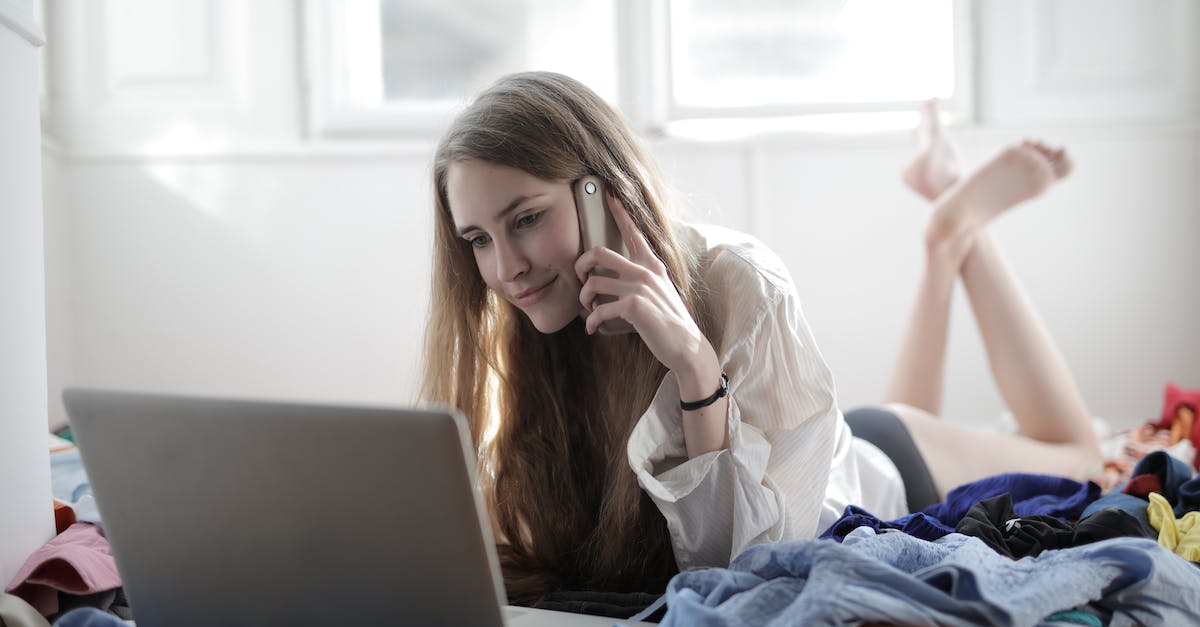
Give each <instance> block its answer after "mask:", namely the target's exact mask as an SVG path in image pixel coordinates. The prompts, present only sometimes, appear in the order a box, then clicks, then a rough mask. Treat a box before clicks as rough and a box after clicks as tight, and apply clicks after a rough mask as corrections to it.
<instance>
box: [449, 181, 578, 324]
mask: <svg viewBox="0 0 1200 627" xmlns="http://www.w3.org/2000/svg"><path fill="white" fill-rule="evenodd" d="M446 196H447V198H448V199H449V201H450V214H451V216H452V217H453V218H454V229H455V231H457V232H458V235H459V236H460V237H462V238H463V239H464V240H466V241H467V242H469V243H470V245H471V250H472V251H473V252H474V253H475V264H476V266H477V267H478V268H479V274H480V275H481V276H482V277H483V281H484V283H487V286H488V287H489V288H491V289H492V290H494V291H495V292H496V293H497V294H500V295H501V296H503V297H504V298H505V299H506V300H508V302H510V303H512V304H513V305H515V306H516V307H517V308H518V309H520V310H521V311H523V312H525V315H527V316H529V320H530V322H532V323H533V326H534V327H536V328H537V330H538V331H541V332H542V333H554V332H556V331H559V330H561V329H562V328H563V327H565V326H567V324H568V323H569V322H571V319H572V318H574V317H575V316H578V315H580V313H581V312H582V311H583V308H582V306H580V304H579V290H580V284H579V279H578V278H577V277H576V276H575V261H576V260H577V259H578V258H579V255H580V253H581V252H582V251H581V250H580V242H579V216H578V214H576V212H575V199H574V197H573V196H572V193H571V186H570V185H569V184H568V183H567V182H566V181H544V180H542V179H539V178H537V177H535V176H533V175H532V174H529V173H527V172H525V171H523V170H518V169H516V168H510V167H507V166H503V165H496V164H493V163H487V162H484V161H474V160H472V161H455V162H453V163H451V164H450V166H449V167H448V168H447V171H446Z"/></svg>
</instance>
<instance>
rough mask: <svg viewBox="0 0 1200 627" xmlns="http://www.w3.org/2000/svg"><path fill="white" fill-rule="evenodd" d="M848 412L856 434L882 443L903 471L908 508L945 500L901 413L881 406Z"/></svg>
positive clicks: (910, 509)
mask: <svg viewBox="0 0 1200 627" xmlns="http://www.w3.org/2000/svg"><path fill="white" fill-rule="evenodd" d="M845 415H846V424H848V425H850V431H851V432H852V433H854V436H855V437H858V438H862V439H864V440H866V441H868V442H870V443H871V444H874V445H875V446H876V447H878V448H879V450H881V451H883V453H884V454H885V455H887V456H888V457H890V458H891V460H892V463H893V464H895V465H896V469H897V470H899V471H900V478H901V479H902V480H903V481H904V493H905V496H906V497H907V499H908V511H910V512H919V511H921V510H923V509H925V508H926V507H929V506H930V505H933V504H934V503H938V502H940V501H941V499H940V498H938V492H937V487H936V486H934V484H933V475H931V474H929V466H927V465H925V458H923V457H921V451H919V450H917V443H916V442H913V439H912V434H910V433H909V432H908V428H907V427H905V426H904V423H903V422H901V421H900V417H899V416H897V415H896V414H894V413H892V412H891V411H888V410H887V409H883V408H881V407H863V408H859V409H854V410H851V411H848V412H846V414H845Z"/></svg>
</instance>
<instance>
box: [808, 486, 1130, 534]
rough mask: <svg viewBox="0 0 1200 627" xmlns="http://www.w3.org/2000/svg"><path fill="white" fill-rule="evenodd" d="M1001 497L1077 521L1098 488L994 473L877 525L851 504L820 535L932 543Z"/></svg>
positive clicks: (1016, 506)
mask: <svg viewBox="0 0 1200 627" xmlns="http://www.w3.org/2000/svg"><path fill="white" fill-rule="evenodd" d="M1001 494H1008V495H1010V496H1011V498H1012V503H1013V511H1014V512H1015V513H1016V515H1017V516H1021V517H1026V516H1034V515H1043V516H1054V517H1055V518H1063V519H1070V520H1078V519H1079V518H1081V517H1082V513H1083V511H1084V508H1085V507H1086V506H1087V505H1088V504H1090V503H1092V502H1093V501H1095V500H1096V499H1097V498H1099V497H1100V486H1098V485H1096V484H1095V483H1093V482H1091V481H1089V482H1087V483H1086V484H1084V483H1079V482H1078V481H1072V480H1070V479H1065V478H1063V477H1052V476H1050V475H1034V474H1026V473H1007V474H1002V475H993V476H991V477H985V478H983V479H980V480H979V481H975V482H972V483H966V484H963V485H961V486H959V487H957V488H954V489H953V490H951V491H950V493H949V494H947V495H946V502H945V503H938V504H935V505H930V506H929V507H926V508H925V510H924V511H923V512H917V513H913V514H909V515H907V516H902V517H900V518H897V519H896V520H893V521H886V522H885V521H882V520H880V519H879V518H877V517H875V516H874V515H872V514H871V513H870V512H868V511H866V510H864V509H862V508H860V507H855V506H853V505H851V506H849V507H847V508H846V511H845V512H844V513H843V514H842V517H841V518H839V519H838V520H837V522H835V523H833V524H832V525H830V527H829V528H828V529H826V530H825V531H824V532H823V533H822V534H821V535H820V536H819V537H820V538H821V539H832V540H836V541H838V542H841V541H842V538H845V537H846V534H848V533H850V532H851V531H853V530H854V529H855V528H856V527H861V526H867V527H871V528H872V529H875V530H876V531H881V530H883V529H899V530H901V531H903V532H905V533H907V534H909V535H912V536H914V537H917V538H921V539H922V540H936V539H938V538H940V537H942V536H944V535H946V534H948V533H950V532H952V531H954V528H955V527H956V526H957V525H958V523H959V521H961V520H962V519H963V516H966V515H967V511H969V510H970V509H971V507H972V506H974V505H975V504H976V503H978V502H979V501H982V500H984V499H988V498H992V497H994V496H1000V495H1001ZM1135 498H1136V497H1135ZM1143 509H1144V508H1143ZM1130 513H1132V512H1130ZM1145 518H1146V513H1145V511H1143V512H1142V516H1141V519H1139V520H1142V519H1145ZM1149 524H1150V522H1149V520H1146V525H1147V526H1149Z"/></svg>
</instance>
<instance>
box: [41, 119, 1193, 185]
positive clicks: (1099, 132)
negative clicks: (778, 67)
mask: <svg viewBox="0 0 1200 627" xmlns="http://www.w3.org/2000/svg"><path fill="white" fill-rule="evenodd" d="M950 129H951V131H952V132H953V133H954V135H955V137H956V138H957V139H958V140H959V141H960V142H971V141H975V140H980V139H992V138H1000V139H1016V138H1021V137H1027V136H1045V137H1048V138H1053V139H1054V141H1056V142H1059V143H1065V144H1067V145H1072V144H1074V143H1079V142H1086V143H1095V142H1127V141H1139V140H1148V141H1157V140H1167V139H1180V138H1182V139H1184V140H1193V141H1197V142H1200V123H1192V124H1100V123H1086V124H1074V125H1067V124H1062V123H1032V124H1022V125H990V126H976V125H958V124H953V123H952V124H951V125H950ZM646 139H647V142H648V143H649V145H650V146H651V147H652V148H657V147H669V148H670V147H673V148H679V147H684V148H686V147H687V146H697V145H703V146H724V147H728V148H730V149H743V150H746V151H747V153H746V158H747V160H748V162H750V161H752V160H753V159H755V158H756V157H758V156H759V155H756V154H754V151H756V150H758V149H760V148H762V147H792V148H798V149H805V148H812V149H817V150H826V149H830V148H846V149H872V148H895V147H908V146H911V144H912V132H911V129H898V130H888V131H878V132H870V133H852V134H850V133H818V132H806V131H771V132H759V133H746V134H743V135H739V136H736V137H728V136H727V137H721V138H714V139H704V138H697V137H694V136H680V135H674V134H671V133H669V132H668V133H666V134H663V135H657V136H647V137H646ZM42 148H43V150H44V151H46V152H47V154H51V155H53V156H55V157H57V158H58V159H59V160H60V161H61V162H63V163H71V164H83V163H163V162H171V163H179V162H182V163H207V162H218V163H219V162H264V161H268V162H269V161H329V160H364V161H374V160H392V159H417V160H426V161H428V160H431V159H433V153H434V150H435V148H436V138H433V137H430V138H426V139H408V140H402V139H393V140H387V141H377V142H364V141H361V140H353V139H350V140H324V141H304V140H302V141H297V142H280V143H269V144H268V143H247V144H242V145H237V146H226V147H222V148H212V149H194V150H186V151H183V150H146V149H135V150H133V149H131V150H113V149H112V148H111V147H108V146H103V145H97V146H92V147H89V146H86V145H79V144H72V145H69V146H65V145H63V144H60V143H58V142H57V141H56V140H55V138H54V137H53V136H51V135H49V134H46V133H43V137H42ZM751 175H753V173H751Z"/></svg>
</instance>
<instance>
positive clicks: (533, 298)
mask: <svg viewBox="0 0 1200 627" xmlns="http://www.w3.org/2000/svg"><path fill="white" fill-rule="evenodd" d="M556 280H558V277H554V278H552V279H550V280H549V281H547V282H546V283H545V284H544V285H541V286H539V287H531V288H529V289H527V290H525V291H523V292H520V293H518V294H516V295H515V296H513V304H515V305H516V306H518V307H532V306H534V305H536V304H538V303H540V302H542V299H543V298H545V297H546V294H548V293H549V292H550V286H551V285H554V282H555V281H556Z"/></svg>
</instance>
